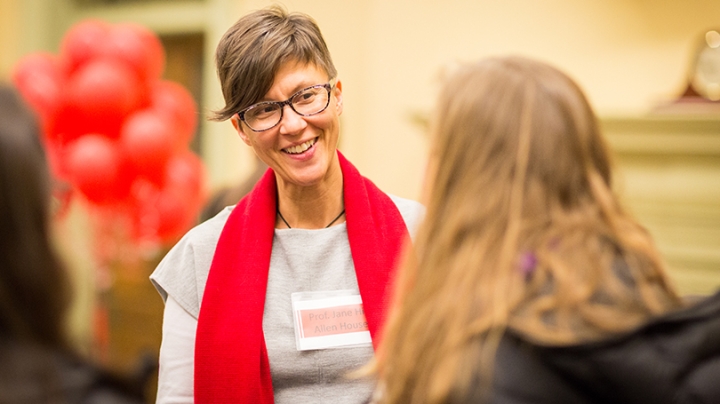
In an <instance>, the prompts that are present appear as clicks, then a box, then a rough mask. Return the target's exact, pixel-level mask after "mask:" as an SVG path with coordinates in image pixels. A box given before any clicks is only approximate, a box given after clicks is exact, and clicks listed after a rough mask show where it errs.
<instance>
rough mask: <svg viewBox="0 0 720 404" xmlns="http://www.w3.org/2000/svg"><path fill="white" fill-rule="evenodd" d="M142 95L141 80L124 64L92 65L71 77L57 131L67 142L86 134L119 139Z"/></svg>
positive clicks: (93, 63)
mask: <svg viewBox="0 0 720 404" xmlns="http://www.w3.org/2000/svg"><path fill="white" fill-rule="evenodd" d="M141 94H142V87H141V85H140V83H139V81H138V79H137V77H136V76H135V75H134V74H133V73H132V71H130V69H128V68H127V67H126V66H125V65H124V64H122V63H114V62H111V61H109V60H102V59H101V60H94V61H91V62H89V63H87V64H85V65H84V66H83V67H81V68H80V69H79V70H78V71H77V72H75V73H74V74H73V75H72V76H71V77H70V80H69V82H68V85H67V91H66V97H65V100H64V101H65V102H64V103H63V107H62V110H61V111H60V115H61V116H60V117H59V122H58V127H57V128H55V131H57V132H59V133H61V134H62V135H63V138H64V139H66V141H67V140H72V139H74V138H76V137H78V136H81V135H83V134H86V133H100V134H104V135H106V136H109V137H111V138H115V137H117V136H119V133H120V127H121V126H122V122H123V120H124V119H125V118H126V117H127V116H128V115H129V114H130V113H132V112H133V111H135V110H136V109H137V108H138V107H139V104H140V98H141Z"/></svg>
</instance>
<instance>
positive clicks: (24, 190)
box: [0, 85, 143, 404]
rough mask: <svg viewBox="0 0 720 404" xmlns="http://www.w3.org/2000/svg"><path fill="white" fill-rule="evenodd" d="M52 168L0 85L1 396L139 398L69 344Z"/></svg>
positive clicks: (26, 116) (136, 389) (32, 123)
mask: <svg viewBox="0 0 720 404" xmlns="http://www.w3.org/2000/svg"><path fill="white" fill-rule="evenodd" d="M50 182H51V181H50V175H49V172H48V166H47V161H46V159H45V153H44V151H43V148H42V145H41V143H40V133H39V128H38V123H37V121H36V119H35V116H33V115H32V113H31V112H30V110H29V109H28V108H27V107H26V106H25V104H24V103H23V102H22V101H21V100H20V98H19V96H18V94H17V93H16V92H15V90H14V89H13V88H11V87H9V86H7V85H0V261H1V262H0V363H2V366H0V403H13V404H17V403H142V402H143V399H142V392H141V390H142V386H141V385H139V384H138V385H137V386H131V385H129V384H128V383H127V382H126V381H122V380H120V379H119V378H116V377H115V376H112V375H110V374H109V373H107V372H106V371H103V370H101V369H99V368H97V367H95V366H93V365H92V364H90V363H88V362H87V361H86V360H84V359H82V358H81V357H80V356H79V355H78V354H77V353H76V352H75V350H74V349H73V348H72V346H71V344H70V341H69V338H68V336H67V334H66V332H67V329H66V327H67V322H66V314H67V312H68V308H69V304H70V302H71V297H72V294H71V290H70V281H69V278H68V274H67V273H66V272H65V268H64V267H63V266H62V264H61V262H60V260H59V258H58V256H57V255H56V253H55V251H54V249H53V247H52V244H51V240H50V229H49V227H50V208H51V206H50V205H51V196H50V188H51V186H50Z"/></svg>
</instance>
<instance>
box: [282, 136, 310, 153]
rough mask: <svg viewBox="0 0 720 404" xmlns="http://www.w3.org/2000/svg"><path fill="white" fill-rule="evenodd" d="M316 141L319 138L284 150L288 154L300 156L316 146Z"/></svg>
mask: <svg viewBox="0 0 720 404" xmlns="http://www.w3.org/2000/svg"><path fill="white" fill-rule="evenodd" d="M316 140H317V138H315V139H310V140H308V141H307V142H305V143H302V144H299V145H297V146H292V147H287V148H285V149H284V150H285V152H286V153H290V154H300V153H302V152H304V151H305V150H307V149H309V148H310V147H312V145H314V144H315V141H316Z"/></svg>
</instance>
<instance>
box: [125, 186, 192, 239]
mask: <svg viewBox="0 0 720 404" xmlns="http://www.w3.org/2000/svg"><path fill="white" fill-rule="evenodd" d="M132 197H133V199H134V202H135V211H134V214H133V236H134V238H135V239H136V241H140V242H150V243H155V244H165V243H171V242H174V241H177V238H179V237H180V236H182V234H183V233H184V232H186V231H187V230H188V229H190V227H192V226H193V225H194V224H195V222H196V217H197V214H198V212H199V210H198V209H197V208H196V207H195V205H194V204H193V203H191V201H189V200H188V199H187V198H186V197H185V195H184V193H183V192H181V190H180V189H177V188H175V187H172V186H165V187H162V188H160V187H158V186H157V185H155V184H153V183H151V182H150V181H147V180H145V179H143V178H139V179H138V180H136V181H135V183H134V184H133V187H132Z"/></svg>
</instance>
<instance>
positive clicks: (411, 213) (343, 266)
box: [151, 7, 423, 404]
mask: <svg viewBox="0 0 720 404" xmlns="http://www.w3.org/2000/svg"><path fill="white" fill-rule="evenodd" d="M216 63H217V71H218V75H219V78H220V84H221V87H222V91H223V95H224V98H225V104H226V105H225V106H224V107H223V108H222V109H221V110H219V111H217V112H216V114H215V119H216V120H220V121H223V120H228V119H229V120H230V121H231V122H232V125H233V126H234V127H235V129H236V130H237V133H238V134H239V136H240V137H241V139H242V140H243V141H244V142H245V143H246V144H247V145H248V146H250V147H251V148H252V149H253V151H254V152H255V154H256V155H257V156H258V157H259V158H260V160H262V161H263V162H264V163H265V164H267V165H268V166H269V169H268V171H267V172H266V173H265V175H264V176H263V177H262V178H261V179H260V180H259V181H258V183H257V185H256V186H255V188H254V189H253V190H252V191H251V192H250V194H249V195H248V196H247V197H245V198H243V199H242V200H241V201H240V202H239V203H238V204H237V205H236V206H234V207H232V208H228V209H225V210H223V211H222V212H221V213H219V214H218V215H216V216H215V217H214V218H212V219H210V220H208V221H206V222H204V223H202V224H201V225H199V226H198V227H196V228H194V229H193V230H191V231H190V232H189V233H188V234H187V235H186V236H185V237H184V238H183V239H182V240H181V241H180V242H179V243H178V244H177V245H176V246H175V247H174V248H173V249H172V250H171V251H170V252H169V254H168V255H167V256H166V257H165V258H164V259H163V261H162V262H161V263H160V265H159V266H158V268H157V269H156V270H155V272H154V273H153V275H152V276H151V279H152V281H153V282H154V283H155V285H156V287H157V288H158V290H159V292H160V293H161V295H162V296H163V298H164V299H165V312H164V320H163V341H162V346H161V349H160V378H159V389H158V402H159V403H179V402H182V403H191V402H196V403H271V402H276V403H278V404H280V403H313V404H316V403H334V404H341V403H360V402H364V401H366V400H367V399H368V398H369V396H370V394H371V392H372V390H373V383H372V382H371V381H369V380H357V379H355V380H353V379H349V378H347V377H346V375H347V373H348V372H349V371H351V370H354V369H356V368H357V367H359V366H361V365H363V364H364V363H365V362H366V361H367V360H369V359H370V358H371V357H372V356H373V343H377V335H378V331H379V329H380V327H381V326H382V324H383V321H384V313H385V308H386V303H387V299H386V297H387V296H386V295H387V293H386V291H387V289H388V285H389V283H390V281H391V279H392V275H393V267H394V265H395V262H396V259H397V258H398V256H399V253H400V251H401V249H402V246H403V243H404V242H405V240H406V239H407V237H408V234H412V232H413V229H414V226H415V225H416V223H417V222H418V220H419V218H420V216H421V215H422V212H423V208H422V206H421V205H420V204H419V203H417V202H413V201H409V200H406V199H401V198H397V197H391V196H388V195H386V194H385V193H383V192H382V191H380V190H379V189H378V188H377V187H376V186H375V185H374V184H373V183H372V182H370V181H369V180H367V179H366V178H364V177H362V176H361V175H360V173H359V172H358V171H357V170H356V169H355V168H354V167H353V165H352V164H351V163H350V162H349V161H348V160H347V159H345V158H344V157H343V156H342V154H340V153H339V152H338V150H337V143H338V136H339V131H340V127H339V117H340V114H341V113H342V111H343V97H342V82H341V81H340V80H339V78H338V75H337V71H336V69H335V67H334V65H333V63H332V60H331V57H330V53H329V51H328V48H327V46H326V44H325V42H324V39H323V37H322V35H321V33H320V30H319V28H318V27H317V25H316V23H315V22H314V21H313V20H312V18H310V17H309V16H307V15H304V14H299V13H287V12H286V11H285V10H283V9H281V8H278V7H271V8H267V9H263V10H259V11H256V12H253V13H250V14H248V15H246V16H244V17H242V18H241V19H240V20H239V21H238V22H237V23H236V24H235V25H233V26H232V27H231V28H230V29H229V30H228V31H227V32H226V34H225V35H224V37H223V38H222V39H221V41H220V43H219V45H218V48H217V52H216ZM335 320H337V321H335ZM349 331H352V332H349Z"/></svg>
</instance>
